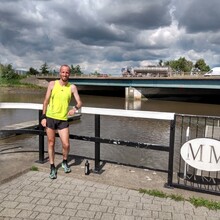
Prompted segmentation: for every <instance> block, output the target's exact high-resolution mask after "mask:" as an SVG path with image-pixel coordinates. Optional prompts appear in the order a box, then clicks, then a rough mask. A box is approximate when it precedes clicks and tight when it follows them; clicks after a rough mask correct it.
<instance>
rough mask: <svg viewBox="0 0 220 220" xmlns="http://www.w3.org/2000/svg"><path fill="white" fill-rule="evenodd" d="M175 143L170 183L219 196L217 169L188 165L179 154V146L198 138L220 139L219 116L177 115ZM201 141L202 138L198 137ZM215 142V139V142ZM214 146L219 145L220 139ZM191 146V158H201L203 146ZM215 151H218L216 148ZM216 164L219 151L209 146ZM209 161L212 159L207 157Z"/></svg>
mask: <svg viewBox="0 0 220 220" xmlns="http://www.w3.org/2000/svg"><path fill="white" fill-rule="evenodd" d="M175 117H176V120H175V122H176V126H175V144H174V146H175V147H174V156H173V180H172V181H173V182H172V184H171V185H172V186H173V187H177V188H182V189H187V190H192V191H198V192H205V193H209V194H215V195H220V171H207V170H206V171H205V170H201V169H198V168H195V166H194V167H193V166H190V165H189V164H188V163H186V161H185V160H183V158H182V156H181V153H180V152H181V147H182V146H183V145H184V143H186V142H190V141H191V140H193V139H198V138H210V139H214V140H218V141H219V140H220V117H210V116H198V115H184V114H176V116H175ZM199 140H201V139H199ZM218 141H217V142H218ZM218 143H219V145H218V146H217V147H218V149H219V148H220V142H218ZM199 147H200V148H199V149H196V150H195V148H194V149H193V146H190V149H189V152H188V153H189V154H192V155H193V159H194V160H202V157H203V156H207V155H203V152H202V147H203V146H201V145H200V146H199ZM218 152H220V151H219V150H218ZM211 157H212V158H214V162H215V163H216V164H218V166H219V163H220V154H219V153H216V152H215V150H213V147H212V148H211V156H210V158H211ZM210 162H211V159H210Z"/></svg>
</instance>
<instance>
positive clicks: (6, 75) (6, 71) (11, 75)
mask: <svg viewBox="0 0 220 220" xmlns="http://www.w3.org/2000/svg"><path fill="white" fill-rule="evenodd" d="M0 76H1V78H3V79H5V80H12V79H18V78H19V75H18V74H16V73H15V71H14V69H13V67H12V65H11V64H8V65H2V64H0Z"/></svg>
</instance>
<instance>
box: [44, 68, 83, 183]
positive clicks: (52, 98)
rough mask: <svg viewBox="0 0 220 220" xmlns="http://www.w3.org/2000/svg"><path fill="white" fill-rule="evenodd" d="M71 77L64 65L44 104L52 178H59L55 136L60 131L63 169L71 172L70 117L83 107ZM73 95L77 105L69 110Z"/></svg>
mask: <svg viewBox="0 0 220 220" xmlns="http://www.w3.org/2000/svg"><path fill="white" fill-rule="evenodd" d="M69 76H70V67H69V66H68V65H62V66H61V67H60V79H59V80H55V81H51V82H49V84H48V88H47V92H46V95H45V99H44V102H43V115H42V118H41V124H42V126H43V127H46V133H47V142H48V155H49V162H50V169H51V170H50V176H49V177H50V178H51V179H56V178H57V170H56V167H55V164H54V159H55V149H54V147H55V135H56V130H57V131H58V134H59V137H60V140H61V143H62V153H63V162H62V168H63V169H64V172H65V173H69V172H71V169H70V167H69V165H68V163H67V158H68V154H69V150H70V141H69V123H68V121H67V120H68V116H71V115H74V114H75V113H76V111H77V110H78V109H79V108H80V107H81V106H82V102H81V100H80V96H79V94H78V90H77V87H76V86H75V85H73V84H70V83H69V82H68V80H69ZM72 95H73V96H74V98H75V101H76V105H75V106H74V107H73V108H72V109H70V110H69V103H70V101H71V97H72Z"/></svg>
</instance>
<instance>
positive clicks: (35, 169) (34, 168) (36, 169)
mask: <svg viewBox="0 0 220 220" xmlns="http://www.w3.org/2000/svg"><path fill="white" fill-rule="evenodd" d="M30 170H31V171H39V169H38V167H36V166H32V167H31V169H30Z"/></svg>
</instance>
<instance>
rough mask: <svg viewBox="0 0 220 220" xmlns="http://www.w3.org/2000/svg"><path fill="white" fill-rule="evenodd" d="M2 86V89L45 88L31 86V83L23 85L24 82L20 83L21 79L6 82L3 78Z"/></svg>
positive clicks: (0, 84) (1, 80)
mask: <svg viewBox="0 0 220 220" xmlns="http://www.w3.org/2000/svg"><path fill="white" fill-rule="evenodd" d="M0 86H1V87H19V88H34V89H41V88H43V87H41V86H37V85H34V84H31V83H22V82H20V79H11V80H6V79H3V78H0Z"/></svg>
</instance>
